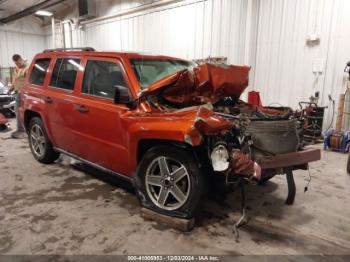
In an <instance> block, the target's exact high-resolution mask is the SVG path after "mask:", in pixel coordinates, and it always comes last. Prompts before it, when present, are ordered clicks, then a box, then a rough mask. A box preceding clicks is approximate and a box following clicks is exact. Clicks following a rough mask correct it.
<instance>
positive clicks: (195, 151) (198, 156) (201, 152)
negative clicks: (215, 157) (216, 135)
mask: <svg viewBox="0 0 350 262" xmlns="http://www.w3.org/2000/svg"><path fill="white" fill-rule="evenodd" d="M156 146H173V147H176V148H180V149H183V150H185V151H186V152H187V153H189V154H190V155H192V156H193V157H194V159H195V160H196V161H197V163H198V164H199V167H200V168H202V167H203V166H206V165H207V164H208V163H209V162H208V161H209V157H208V154H207V151H206V147H205V145H199V146H191V145H189V144H187V143H185V142H180V141H174V140H163V139H141V140H140V141H139V143H138V145H137V164H139V163H140V162H141V160H142V158H143V156H144V155H145V153H146V152H147V151H148V150H150V149H151V148H153V147H156Z"/></svg>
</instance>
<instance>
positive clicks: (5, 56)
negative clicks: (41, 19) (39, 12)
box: [0, 17, 47, 67]
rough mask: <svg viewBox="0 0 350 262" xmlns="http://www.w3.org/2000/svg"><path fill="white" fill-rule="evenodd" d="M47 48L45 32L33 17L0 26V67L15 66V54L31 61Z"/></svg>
mask: <svg viewBox="0 0 350 262" xmlns="http://www.w3.org/2000/svg"><path fill="white" fill-rule="evenodd" d="M46 46H47V45H46V41H45V35H44V31H43V30H42V29H41V26H40V24H39V23H38V21H36V20H35V19H34V18H32V17H28V18H24V19H20V20H18V21H16V22H14V23H11V24H9V25H6V26H0V67H9V66H13V62H12V55H13V54H20V55H22V56H23V57H24V58H26V59H28V60H29V61H30V60H31V59H32V58H33V56H34V55H35V54H36V53H39V52H42V50H43V49H45V48H46Z"/></svg>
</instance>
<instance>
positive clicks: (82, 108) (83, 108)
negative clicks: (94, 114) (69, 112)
mask: <svg viewBox="0 0 350 262" xmlns="http://www.w3.org/2000/svg"><path fill="white" fill-rule="evenodd" d="M74 109H75V110H76V111H78V112H81V113H87V112H89V108H87V107H86V106H84V105H74Z"/></svg>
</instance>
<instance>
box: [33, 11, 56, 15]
mask: <svg viewBox="0 0 350 262" xmlns="http://www.w3.org/2000/svg"><path fill="white" fill-rule="evenodd" d="M35 14H36V15H39V16H52V15H53V13H52V12H50V11H46V10H38V11H36V12H35Z"/></svg>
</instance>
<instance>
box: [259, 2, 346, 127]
mask: <svg viewBox="0 0 350 262" xmlns="http://www.w3.org/2000/svg"><path fill="white" fill-rule="evenodd" d="M258 21H259V22H258V37H257V56H256V64H255V70H256V74H255V77H254V79H253V83H254V88H255V89H256V90H258V91H260V92H261V95H262V98H263V102H264V104H270V103H273V102H278V103H281V104H285V105H290V106H292V107H294V108H296V107H297V106H298V101H300V100H304V101H308V98H309V97H310V95H312V94H314V93H315V91H319V92H320V96H321V99H320V102H321V104H322V105H324V106H330V105H331V104H330V103H329V101H328V95H329V94H330V95H332V97H333V98H335V99H338V95H339V92H340V91H341V89H342V85H343V79H344V78H343V76H344V73H343V70H344V67H345V64H346V62H347V61H349V60H350V30H349V24H350V1H348V0H293V1H290V0H281V1H277V0H263V1H260V5H259V20H258ZM314 33H315V34H318V35H319V36H320V44H319V45H316V46H311V47H310V46H308V45H306V41H305V40H306V38H307V37H308V35H310V34H314ZM320 60H322V61H324V70H323V74H322V75H320V76H319V77H318V78H316V77H315V75H314V74H313V72H312V71H313V66H314V65H315V64H317V63H318V61H320ZM343 91H344V90H343ZM331 115H332V110H327V119H326V123H325V125H324V126H325V127H327V125H328V124H329V122H330V119H331Z"/></svg>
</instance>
